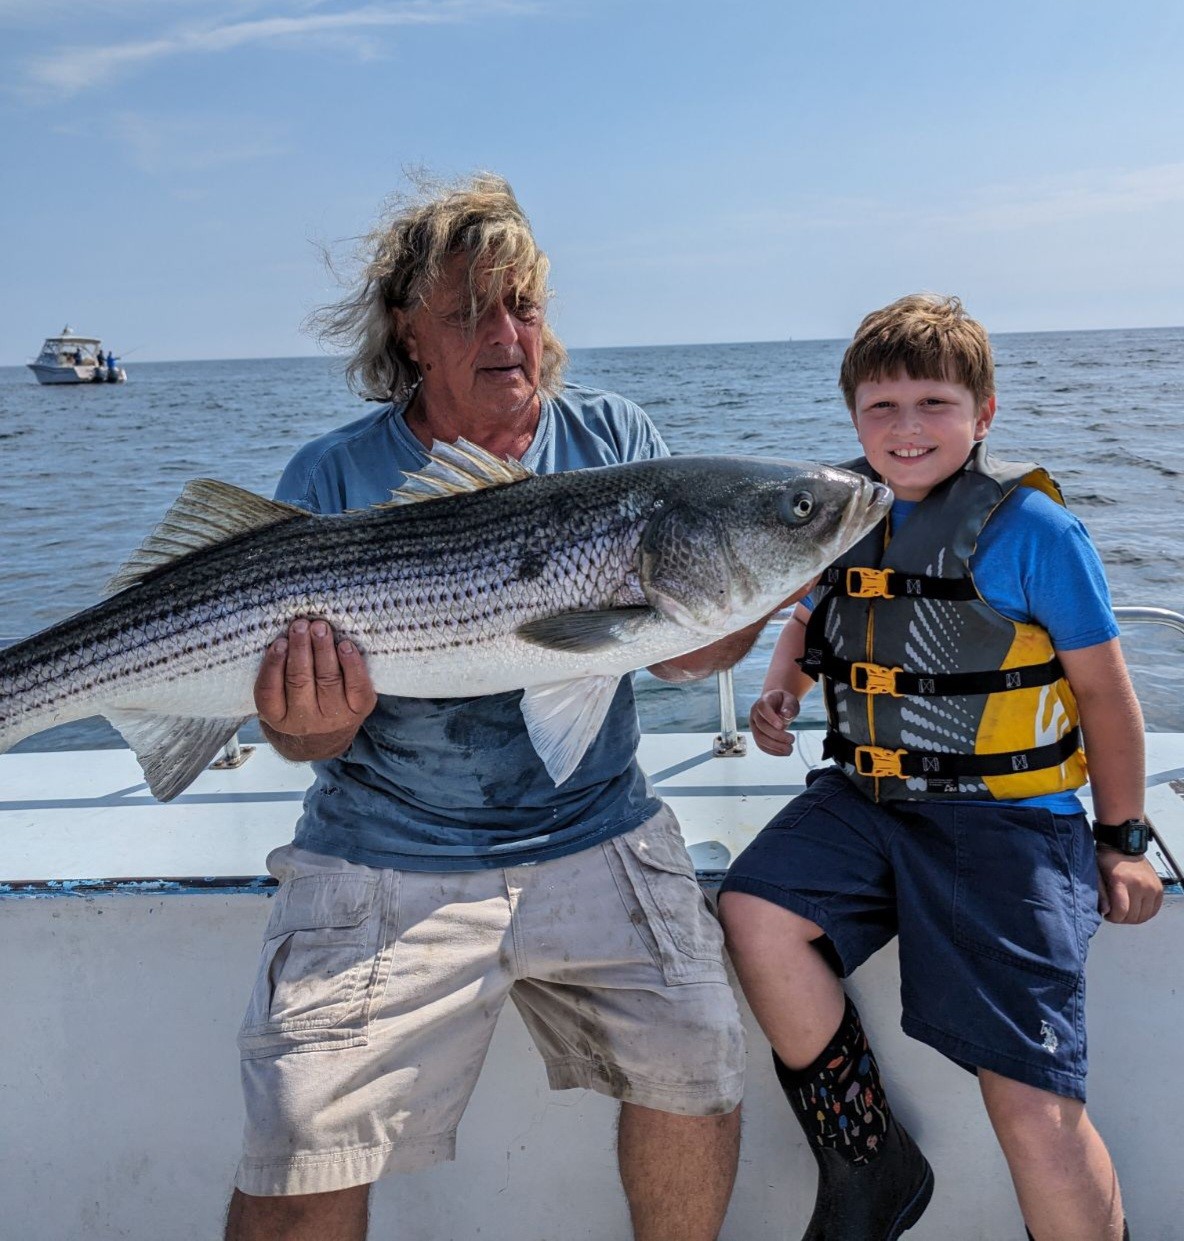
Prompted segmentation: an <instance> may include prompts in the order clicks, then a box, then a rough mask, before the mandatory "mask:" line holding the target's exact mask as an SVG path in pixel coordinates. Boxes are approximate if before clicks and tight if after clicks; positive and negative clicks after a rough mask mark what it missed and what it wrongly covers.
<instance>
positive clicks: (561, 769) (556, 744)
mask: <svg viewBox="0 0 1184 1241" xmlns="http://www.w3.org/2000/svg"><path fill="white" fill-rule="evenodd" d="M620 680H621V678H620V677H609V676H603V677H580V678H579V679H578V680H575V681H557V682H555V683H554V684H552V685H534V686H531V688H530V689H526V690H523V691H522V717H523V719H525V721H526V731H527V732H528V733H529V734H530V740H531V743H532V744H533V745H534V748H535V749H536V750H537V751H538V755H539V757H540V758H541V759H542V760H543V765H544V766H545V767H546V768H547V774H548V775H549V776H550V777H551V779H552V780H554V781H555V783H556V784H557V785H559V784H562V783H563V782H564V780H566V779H567V778H568V776H570V775H571V773H572V772H573V771H575V769H576V767H578V766H579V762H580V759H582V758H583V757H584V755H585V753H586V752H587V750H588V747H589V746H590V745H591V744H592V742H593V741H595V740H596V735H597V733H599V732H600V726H601V725H602V724H603V723H604V717H605V716H606V715H607V714H608V709H609V706H610V704H611V703H612V700H613V696H614V695H615V694H616V692H617V685H618V683H619V682H620Z"/></svg>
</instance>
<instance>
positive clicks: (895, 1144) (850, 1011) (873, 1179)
mask: <svg viewBox="0 0 1184 1241" xmlns="http://www.w3.org/2000/svg"><path fill="white" fill-rule="evenodd" d="M773 1064H774V1067H775V1068H776V1070H777V1078H778V1080H779V1081H780V1083H781V1086H782V1089H783V1090H784V1091H785V1096H786V1098H787V1099H788V1100H789V1103H790V1107H791V1108H792V1109H793V1112H794V1115H795V1116H796V1117H797V1119H798V1123H799V1124H800V1125H801V1126H802V1129H803V1131H804V1132H805V1133H806V1136H807V1137H808V1138H809V1139H810V1149H811V1150H812V1151H813V1152H814V1158H815V1159H816V1160H817V1161H818V1195H817V1198H816V1199H815V1203H814V1213H813V1215H812V1216H811V1217H810V1224H809V1227H808V1228H807V1229H806V1231H805V1233H804V1234H803V1236H802V1241H896V1239H897V1238H898V1237H899V1236H900V1235H901V1234H902V1233H904V1232H906V1231H907V1230H908V1229H910V1228H911V1227H912V1226H913V1225H914V1224H915V1223H916V1222H917V1221H918V1220H919V1219H920V1218H921V1216H922V1215H923V1214H924V1212H925V1208H926V1207H927V1206H928V1205H929V1200H930V1198H931V1197H932V1196H933V1170H932V1168H930V1166H929V1161H928V1160H927V1159H926V1158H925V1156H924V1155H922V1154H921V1151H920V1150H919V1148H918V1147H917V1144H916V1143H915V1142H914V1141H913V1139H912V1138H911V1137H909V1135H908V1133H907V1132H906V1131H905V1129H904V1126H903V1125H901V1124H900V1123H899V1121H897V1119H896V1118H895V1117H894V1116H893V1115H892V1113H891V1112H890V1111H889V1109H888V1106H887V1102H886V1101H885V1100H884V1098H883V1088H882V1086H881V1085H880V1080H879V1073H878V1070H877V1068H876V1064H875V1057H874V1056H872V1054H871V1049H870V1048H869V1047H868V1046H867V1040H866V1038H865V1037H864V1034H863V1028H862V1026H861V1025H860V1023H859V1014H858V1013H857V1012H856V1010H855V1006H854V1005H853V1004H852V1003H851V1002H850V1000H848V1001H847V1011H846V1012H845V1013H844V1016H843V1023H842V1025H840V1027H839V1029H838V1030H837V1031H836V1032H835V1037H834V1038H833V1039H832V1040H831V1043H830V1044H829V1045H828V1046H827V1048H826V1049H825V1050H824V1051H823V1052H822V1054H821V1055H820V1056H819V1057H818V1059H817V1060H816V1061H815V1062H814V1064H813V1065H811V1066H810V1067H809V1068H807V1069H804V1070H802V1071H800V1072H794V1071H793V1070H792V1069H789V1068H787V1067H786V1066H785V1065H784V1064H783V1063H782V1062H781V1060H780V1059H779V1057H778V1056H777V1054H776V1053H774V1054H773ZM856 1082H857V1083H858V1085H859V1086H861V1087H862V1088H863V1090H866V1091H868V1092H869V1094H868V1095H863V1090H861V1091H859V1092H858V1093H856V1091H855V1090H854V1089H853V1088H852V1087H853V1085H854V1084H855V1083H856ZM836 1092H837V1094H836ZM850 1095H855V1097H856V1098H859V1097H860V1096H861V1095H863V1097H869V1096H870V1097H871V1098H873V1099H874V1100H875V1103H874V1104H869V1105H868V1106H867V1113H866V1115H868V1116H872V1115H873V1114H874V1117H875V1118H882V1121H883V1128H882V1130H881V1129H880V1128H879V1125H878V1124H876V1123H875V1120H873V1123H872V1124H871V1125H870V1126H869V1129H872V1130H874V1131H875V1137H874V1139H873V1140H872V1141H871V1142H870V1143H869V1142H868V1141H867V1138H866V1135H863V1141H862V1142H860V1141H859V1136H861V1135H858V1134H856V1141H855V1142H847V1141H846V1135H847V1134H848V1133H855V1132H856V1131H855V1129H854V1126H853V1125H851V1124H850V1123H847V1124H845V1125H844V1126H843V1129H842V1131H841V1133H840V1137H839V1138H838V1139H836V1137H835V1132H834V1130H833V1128H832V1129H830V1130H829V1131H828V1132H821V1131H820V1123H819V1116H820V1115H821V1114H824V1113H825V1111H826V1103H825V1101H826V1100H833V1099H835V1098H836V1097H838V1098H844V1097H849V1096H850ZM819 1099H822V1100H823V1103H822V1104H821V1105H820V1104H819ZM835 1110H836V1112H837V1110H838V1109H837V1108H836V1109H835ZM869 1146H870V1149H868V1147H869Z"/></svg>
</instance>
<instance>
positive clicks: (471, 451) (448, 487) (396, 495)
mask: <svg viewBox="0 0 1184 1241" xmlns="http://www.w3.org/2000/svg"><path fill="white" fill-rule="evenodd" d="M533 477H534V471H533V470H531V469H529V468H528V467H527V466H525V465H523V464H522V462H521V461H515V460H514V459H513V457H511V458H510V459H509V460H508V461H503V460H502V459H501V457H495V456H494V455H493V453H491V452H488V451H486V450H485V449H484V448H481V447H479V446H478V445H476V444H473V443H470V442H469V441H468V440H466V439H459V440H457V441H456V443H455V444H445V443H444V442H443V441H442V440H433V441H432V447H431V451H430V452H429V453H428V463H427V465H426V466H424V468H423V469H422V470H414V471H412V472H410V473H408V474H406V475H404V477H403V485H402V486H401V487H400V488H399V489H398V490H397V491H393V492H391V498H390V499H389V500H387V501H385V502H384V503H383V504H381V505H379V506H378V507H380V508H388V507H389V508H395V507H398V506H399V505H403V504H419V503H420V502H421V501H423V500H439V499H441V498H442V497H443V496H458V495H464V494H465V492H468V491H484V490H485V488H487V487H504V486H505V485H506V484H507V483H517V482H521V481H522V479H524V478H533Z"/></svg>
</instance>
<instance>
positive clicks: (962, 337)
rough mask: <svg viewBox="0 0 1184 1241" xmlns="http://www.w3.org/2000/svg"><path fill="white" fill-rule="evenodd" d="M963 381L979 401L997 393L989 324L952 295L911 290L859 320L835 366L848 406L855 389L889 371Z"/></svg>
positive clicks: (886, 375)
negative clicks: (988, 333) (837, 366)
mask: <svg viewBox="0 0 1184 1241" xmlns="http://www.w3.org/2000/svg"><path fill="white" fill-rule="evenodd" d="M901 373H903V374H905V375H907V376H908V377H909V378H910V379H934V380H940V381H944V382H946V383H960V384H964V385H965V386H966V387H967V388H969V389H970V391H971V392H972V393H973V394H974V399H975V402H976V403H977V404H979V405H981V404H982V403H983V402H984V401H987V400H989V399H990V398H991V397H993V396H994V395H995V363H994V360H993V359H992V357H991V342H990V339H989V338H988V336H987V330H986V328H984V327H983V325H982V324H981V323H979V322H978V320H977V319H972V318H971V317H970V316H969V315H968V314H967V313H966V311H965V310H964V309H963V308H962V303H961V301H959V300H958V298H956V297H942V296H940V295H939V294H937V293H910V294H909V296H908V297H901V298H898V299H897V300H896V301H894V302H893V303H892V304H891V305H889V306H885V307H884V308H883V309H882V310H873V311H872V313H871V314H870V315H868V316H867V317H866V318H865V319H864V321H863V322H862V323H861V324H860V325H859V329H858V330H857V331H856V333H855V336H854V338H853V339H852V341H851V343H850V345H848V346H847V352H846V353H845V354H843V365H842V367H840V369H839V387H840V388H841V389H842V390H843V396H844V398H845V399H846V401H847V408H848V409H850V410H852V411H854V409H855V389H856V388H857V387H858V386H859V384H861V383H868V382H872V383H874V382H877V381H879V380H881V379H887V378H891V377H892V376H893V375H899V374H901Z"/></svg>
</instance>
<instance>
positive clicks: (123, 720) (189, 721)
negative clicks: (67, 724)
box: [106, 710, 251, 801]
mask: <svg viewBox="0 0 1184 1241" xmlns="http://www.w3.org/2000/svg"><path fill="white" fill-rule="evenodd" d="M106 714H107V718H108V719H109V720H110V721H111V723H112V724H113V725H114V726H115V727H116V728H117V729H119V732H120V735H121V736H122V737H123V739H124V741H126V742H127V743H128V745H129V746H130V747H131V749H132V750H133V751H134V752H135V755H136V760H137V761H138V762H139V764H140V766H141V767H142V768H143V770H144V778H145V779H146V780H147V781H148V787H149V789H150V790H151V791H152V796H153V797H155V798H156V799H157V801H172V800H173V798H174V797H176V796H177V794H178V793H181V792H183V791H184V790H185V789H187V788H188V787H189V786H190V785H191V784H192V783H193V782H194V780H196V779H197V777H198V776H200V775H201V773H202V772H203V771H204V770H205V769H206V768H207V767H208V766H209V765H210V763H211V761H212V760H213V758H214V756H215V755H216V754H217V753H218V751H219V750H220V749H221V748H222V747H223V746H224V745H225V744H226V743H227V742H228V741H229V740H230V738H231V737H233V736H234V734H235V733H236V732H237V731H238V730H239V729H240V728H241V727H242V726H243V725H244V724H245V723H246V722H247V720H248V719H250V718H251V717H250V716H243V717H242V719H237V720H220V719H195V718H193V717H192V716H173V715H154V714H152V713H151V712H149V711H130V710H129V711H119V710H112V711H108V712H107V713H106Z"/></svg>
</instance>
